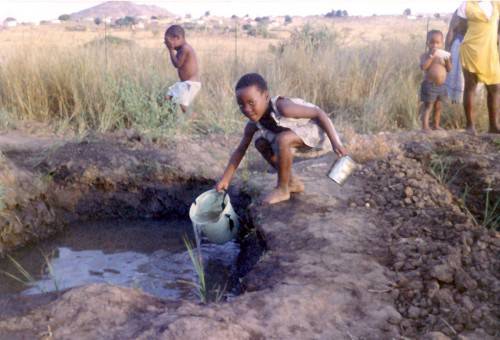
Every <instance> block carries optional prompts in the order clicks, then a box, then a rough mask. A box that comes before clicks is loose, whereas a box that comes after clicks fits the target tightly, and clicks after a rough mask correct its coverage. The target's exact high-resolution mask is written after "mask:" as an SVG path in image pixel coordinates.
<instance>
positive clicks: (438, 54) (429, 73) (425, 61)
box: [420, 30, 451, 131]
mask: <svg viewBox="0 0 500 340" xmlns="http://www.w3.org/2000/svg"><path fill="white" fill-rule="evenodd" d="M443 45H444V36H443V33H442V32H441V31H438V30H432V31H429V33H427V48H428V51H427V52H426V53H424V54H422V56H421V57H420V68H421V69H422V70H423V71H424V72H425V77H424V81H423V82H422V85H421V87H420V101H421V102H422V105H421V107H420V117H421V119H422V130H424V131H429V130H430V127H429V118H430V115H431V111H432V109H434V125H433V128H434V129H436V130H440V129H441V127H440V126H439V124H440V120H441V103H442V102H443V101H444V100H446V98H448V91H447V88H446V84H445V81H446V75H447V73H448V72H450V70H451V59H450V58H449V57H443V56H442V53H443V52H444V51H442V50H441V49H442V48H443ZM444 53H446V52H444Z"/></svg>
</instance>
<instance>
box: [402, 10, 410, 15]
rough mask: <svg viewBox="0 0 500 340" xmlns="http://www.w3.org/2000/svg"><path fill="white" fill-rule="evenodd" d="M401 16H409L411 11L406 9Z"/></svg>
mask: <svg viewBox="0 0 500 340" xmlns="http://www.w3.org/2000/svg"><path fill="white" fill-rule="evenodd" d="M403 15H406V16H409V15H411V9H410V8H407V9H405V10H404V11H403Z"/></svg>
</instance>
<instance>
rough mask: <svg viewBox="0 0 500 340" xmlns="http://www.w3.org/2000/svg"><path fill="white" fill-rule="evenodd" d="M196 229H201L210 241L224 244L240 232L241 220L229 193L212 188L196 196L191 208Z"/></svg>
mask: <svg viewBox="0 0 500 340" xmlns="http://www.w3.org/2000/svg"><path fill="white" fill-rule="evenodd" d="M189 218H190V219H191V222H193V225H194V228H195V231H196V229H199V230H200V231H201V232H202V233H203V234H204V235H205V236H206V237H207V238H208V240H209V241H210V242H213V243H217V244H223V243H226V242H227V241H229V240H231V239H233V238H234V237H236V235H237V234H238V230H239V228H240V222H239V218H238V215H236V212H235V211H234V209H233V207H232V205H231V200H230V199H229V195H228V194H227V193H224V192H217V190H215V189H212V190H209V191H206V192H204V193H203V194H201V195H200V196H198V197H197V198H196V200H195V201H194V202H193V203H192V204H191V208H190V209H189Z"/></svg>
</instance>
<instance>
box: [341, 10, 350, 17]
mask: <svg viewBox="0 0 500 340" xmlns="http://www.w3.org/2000/svg"><path fill="white" fill-rule="evenodd" d="M342 16H343V17H347V16H349V13H347V11H346V10H345V9H344V10H343V11H342Z"/></svg>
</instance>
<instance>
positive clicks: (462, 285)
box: [455, 269, 477, 292]
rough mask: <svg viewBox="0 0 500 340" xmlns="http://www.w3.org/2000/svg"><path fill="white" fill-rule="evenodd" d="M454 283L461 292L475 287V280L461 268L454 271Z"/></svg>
mask: <svg viewBox="0 0 500 340" xmlns="http://www.w3.org/2000/svg"><path fill="white" fill-rule="evenodd" d="M455 284H456V286H457V288H458V290H460V291H461V292H464V291H466V290H469V289H475V288H477V282H476V280H474V279H473V278H472V277H471V276H470V275H469V274H467V272H466V271H465V270H463V269H458V270H457V271H456V272H455Z"/></svg>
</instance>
